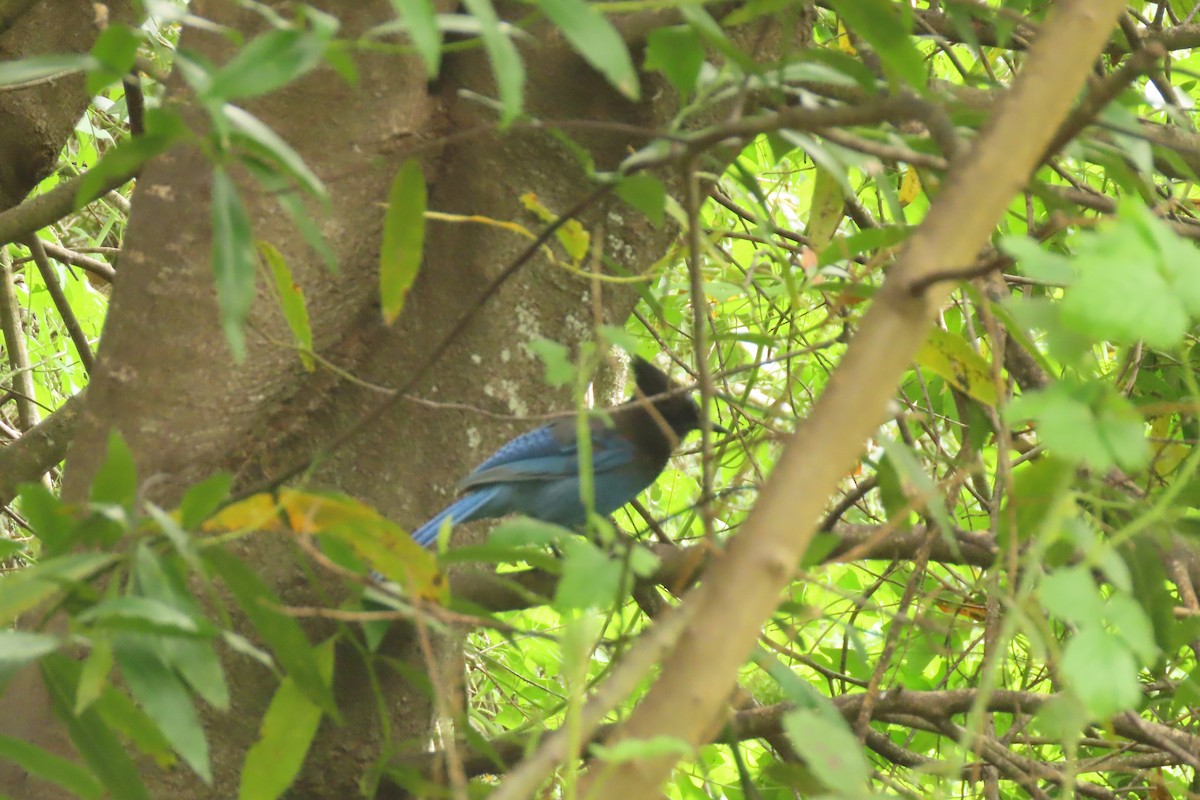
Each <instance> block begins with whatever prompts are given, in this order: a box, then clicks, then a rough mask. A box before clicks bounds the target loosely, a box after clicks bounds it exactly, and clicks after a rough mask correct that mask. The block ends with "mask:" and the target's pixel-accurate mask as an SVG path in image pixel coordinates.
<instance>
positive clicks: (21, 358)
mask: <svg viewBox="0 0 1200 800" xmlns="http://www.w3.org/2000/svg"><path fill="white" fill-rule="evenodd" d="M0 331H3V333H4V347H5V350H7V351H8V365H9V366H10V367H12V371H13V373H12V381H13V394H14V395H15V397H16V401H17V419H18V420H19V422H20V424H21V429H22V430H29V429H30V428H32V427H33V426H34V425H36V424H37V421H38V413H37V406H36V405H35V404H34V403H33V401H32V398H33V394H34V386H33V372H32V371H31V369H30V366H29V352H28V350H26V348H25V329H24V328H23V327H22V325H21V306H20V304H19V303H18V302H17V292H16V288H15V287H14V286H13V275H12V261H11V260H10V259H9V255H8V251H7V250H5V249H3V248H0Z"/></svg>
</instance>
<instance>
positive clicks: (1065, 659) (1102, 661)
mask: <svg viewBox="0 0 1200 800" xmlns="http://www.w3.org/2000/svg"><path fill="white" fill-rule="evenodd" d="M1060 671H1061V674H1062V678H1063V680H1064V681H1066V683H1067V685H1068V686H1070V687H1071V689H1072V691H1074V692H1075V694H1076V695H1077V696H1078V697H1079V699H1080V700H1082V701H1083V705H1084V707H1086V708H1087V710H1088V713H1090V714H1091V715H1092V717H1093V718H1094V719H1102V720H1105V719H1109V718H1110V717H1112V716H1114V715H1115V714H1119V713H1120V712H1122V711H1130V710H1132V709H1135V708H1137V707H1138V704H1139V703H1140V702H1141V700H1142V686H1141V683H1140V682H1139V681H1138V666H1137V663H1136V662H1135V661H1134V658H1133V654H1132V653H1131V652H1129V647H1128V646H1127V645H1126V644H1125V643H1124V642H1123V641H1122V640H1121V638H1120V637H1119V636H1117V635H1116V634H1115V633H1110V632H1109V631H1106V630H1104V629H1103V628H1099V627H1092V628H1085V629H1083V630H1081V631H1080V632H1079V633H1077V634H1076V635H1075V636H1073V637H1071V639H1070V640H1068V641H1067V646H1066V647H1065V648H1064V649H1063V655H1062V663H1061V665H1060Z"/></svg>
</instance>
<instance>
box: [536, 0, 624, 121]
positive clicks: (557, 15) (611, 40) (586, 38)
mask: <svg viewBox="0 0 1200 800" xmlns="http://www.w3.org/2000/svg"><path fill="white" fill-rule="evenodd" d="M534 2H535V3H536V4H537V7H538V8H540V9H541V10H542V13H544V14H545V15H546V16H547V17H549V18H550V21H551V22H553V23H554V24H555V25H557V26H558V28H559V30H561V31H562V32H563V35H564V36H566V37H567V41H569V42H570V43H571V46H572V47H574V48H575V50H576V52H578V53H579V54H580V55H581V56H583V58H584V60H585V61H587V62H588V63H589V64H591V65H592V66H593V67H594V68H595V69H596V71H597V72H599V73H600V74H601V75H603V76H604V77H605V78H606V79H607V80H608V82H609V83H610V84H612V86H613V88H615V89H616V90H617V91H618V92H620V93H621V94H623V95H624V96H625V97H627V98H628V99H630V100H637V99H638V98H639V97H640V95H641V87H640V86H639V85H638V76H637V70H636V69H634V67H633V59H631V58H630V57H629V50H628V49H626V47H625V40H624V39H622V38H621V34H620V33H618V32H617V29H616V28H615V27H613V24H612V23H611V22H609V21H608V18H607V17H605V16H604V15H603V14H601V13H600V12H599V11H597V10H596V9H595V8H594V7H593V6H592V5H591V4H590V3H588V2H587V0H534Z"/></svg>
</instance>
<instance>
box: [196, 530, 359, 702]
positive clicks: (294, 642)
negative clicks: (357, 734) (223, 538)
mask: <svg viewBox="0 0 1200 800" xmlns="http://www.w3.org/2000/svg"><path fill="white" fill-rule="evenodd" d="M204 557H205V560H207V561H208V563H209V565H210V566H211V567H212V568H213V569H214V570H215V571H216V573H217V574H218V575H220V576H221V579H222V580H223V581H224V582H225V585H226V586H227V587H229V590H230V591H231V592H232V593H233V595H234V597H235V598H236V600H237V602H238V605H239V606H240V607H241V609H242V612H243V613H245V615H246V616H247V617H248V618H249V619H250V621H251V622H252V623H253V624H254V627H255V628H256V629H257V630H258V634H259V636H261V637H262V640H263V641H264V642H265V643H266V644H267V646H268V647H270V648H271V652H272V654H273V655H274V656H275V661H276V662H277V663H279V664H280V665H281V666H282V667H283V668H284V670H286V671H287V674H288V676H289V677H291V678H292V679H293V680H295V681H296V685H297V686H299V687H300V689H301V690H302V691H303V692H304V694H305V696H306V697H308V698H309V700H311V701H313V702H314V703H315V704H316V705H318V706H320V707H321V708H322V709H323V710H324V711H325V712H326V713H328V714H332V715H336V714H337V713H338V712H337V703H336V702H335V701H334V699H333V692H332V690H331V689H330V687H329V684H328V683H327V682H326V681H325V680H324V679H323V678H322V677H321V671H320V669H319V668H318V665H317V660H316V656H315V655H314V649H313V646H312V645H311V644H309V641H308V637H306V636H305V635H304V631H303V630H302V629H301V628H300V625H299V623H297V622H296V620H294V619H293V618H291V617H289V616H287V615H286V614H284V613H282V612H280V611H278V610H277V609H278V608H279V607H280V606H281V605H282V603H281V602H280V600H279V597H278V596H277V595H276V594H275V593H274V592H272V591H271V590H270V589H269V588H268V587H267V585H266V584H265V583H264V582H263V581H262V579H261V578H259V577H258V576H257V575H255V574H254V572H253V571H252V570H251V569H250V568H249V567H247V566H246V565H245V564H243V563H242V562H241V561H239V560H238V559H236V558H234V557H233V556H231V555H229V554H228V553H226V552H224V551H223V550H221V549H220V548H216V547H213V548H209V549H208V550H207V551H206V552H205V554H204Z"/></svg>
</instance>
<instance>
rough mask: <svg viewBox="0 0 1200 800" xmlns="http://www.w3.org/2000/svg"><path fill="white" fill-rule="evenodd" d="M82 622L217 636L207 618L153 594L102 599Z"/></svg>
mask: <svg viewBox="0 0 1200 800" xmlns="http://www.w3.org/2000/svg"><path fill="white" fill-rule="evenodd" d="M77 619H78V620H79V621H80V622H83V623H86V624H89V625H94V626H96V627H98V628H106V629H108V630H122V631H135V632H139V633H153V634H161V635H163V636H204V637H211V636H215V635H216V629H214V628H213V626H212V624H211V623H210V622H209V621H208V620H205V619H196V618H194V617H192V616H190V615H188V614H186V613H184V612H183V611H180V610H179V609H177V608H174V607H172V606H169V605H167V604H166V603H164V602H161V601H160V600H155V599H153V598H150V597H139V596H136V595H129V596H125V597H113V598H111V599H108V600H102V601H101V602H99V603H97V604H96V605H94V606H92V607H91V608H89V609H87V610H86V611H84V612H82V613H81V614H79V616H78V617H77Z"/></svg>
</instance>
